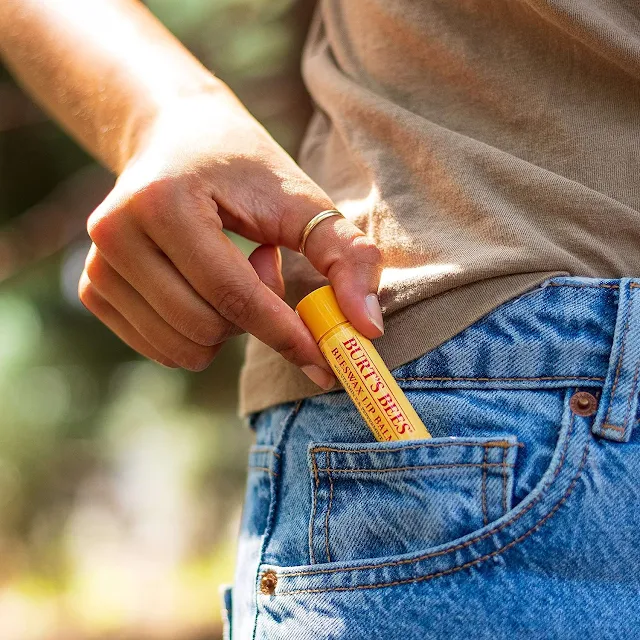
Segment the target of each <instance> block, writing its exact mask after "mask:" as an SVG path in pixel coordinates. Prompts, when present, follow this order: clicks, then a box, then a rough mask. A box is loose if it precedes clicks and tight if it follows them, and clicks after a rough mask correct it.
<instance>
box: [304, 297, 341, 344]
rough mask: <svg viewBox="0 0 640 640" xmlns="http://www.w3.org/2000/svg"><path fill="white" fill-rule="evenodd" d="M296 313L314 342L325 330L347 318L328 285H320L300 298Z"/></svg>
mask: <svg viewBox="0 0 640 640" xmlns="http://www.w3.org/2000/svg"><path fill="white" fill-rule="evenodd" d="M296 313H297V314H298V315H299V316H300V317H301V318H302V321H303V322H304V323H305V324H306V325H307V328H308V329H309V331H311V335H312V336H313V337H314V339H315V341H316V342H317V341H318V340H320V338H322V336H323V335H324V334H325V333H327V331H329V330H330V329H333V327H335V326H336V325H338V324H340V323H341V322H345V320H346V319H347V317H346V316H345V315H344V313H342V311H341V310H340V307H339V306H338V301H337V300H336V294H335V293H334V292H333V287H332V286H330V285H327V286H326V287H320V288H319V289H316V290H315V291H312V292H311V293H310V294H309V295H307V296H305V297H304V298H302V300H300V302H299V303H298V305H297V306H296Z"/></svg>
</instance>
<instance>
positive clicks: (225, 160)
mask: <svg viewBox="0 0 640 640" xmlns="http://www.w3.org/2000/svg"><path fill="white" fill-rule="evenodd" d="M0 34H1V36H2V37H1V38H0V50H1V52H2V55H3V57H4V60H5V61H6V63H7V65H8V66H9V67H10V68H11V69H12V70H13V71H14V72H15V74H16V76H17V78H18V79H19V80H20V81H21V82H22V83H23V85H24V86H25V87H26V88H27V90H29V91H30V92H31V93H32V95H33V96H34V97H35V98H36V99H37V100H39V101H40V102H41V103H42V104H43V105H45V107H46V108H47V109H48V110H49V112H50V113H51V114H52V115H53V116H54V117H55V118H56V119H57V120H58V121H59V122H60V123H61V124H62V125H63V126H64V127H66V129H67V130H68V131H69V132H70V133H71V134H72V135H73V136H74V137H75V138H76V139H77V140H78V141H79V142H80V143H81V144H83V145H84V146H85V147H86V148H87V149H88V150H89V151H90V152H91V153H92V154H93V155H94V156H95V157H96V158H98V159H99V160H100V161H102V162H103V163H104V164H105V165H106V166H107V167H109V168H110V169H111V170H112V171H113V172H114V173H115V174H117V176H118V178H117V181H116V184H115V186H114V188H113V190H112V192H111V193H110V194H109V196H108V197H107V198H106V200H105V201H104V202H103V203H102V204H101V205H100V206H99V207H98V208H97V209H96V210H95V211H94V212H93V213H92V214H91V215H90V216H89V219H88V225H87V228H88V232H89V236H90V237H91V240H92V243H93V244H92V245H91V249H90V251H89V254H88V256H87V261H86V266H85V269H84V272H83V274H82V278H81V280H80V284H79V295H80V298H81V300H82V301H83V303H84V304H85V305H86V306H87V308H88V309H89V310H90V311H92V312H93V313H94V314H95V315H96V316H97V317H98V318H99V319H100V320H101V321H102V322H103V323H105V324H106V325H107V326H108V327H110V328H111V329H112V330H113V331H114V332H115V333H116V334H117V335H119V336H120V337H121V338H122V339H123V340H124V341H125V342H127V343H128V344H129V345H130V346H131V347H132V348H133V349H135V350H137V351H139V352H140V353H141V354H143V355H145V356H147V357H149V358H151V359H153V360H156V361H157V362H160V363H162V364H165V365H167V366H170V367H176V366H177V367H185V368H188V369H192V370H200V369H203V368H204V367H206V366H207V365H208V364H209V363H210V362H211V361H212V359H213V358H214V357H215V355H216V353H217V351H218V350H219V349H220V346H221V345H222V343H223V342H224V341H225V340H226V339H228V338H229V337H230V336H232V335H236V334H238V333H242V332H248V333H249V334H251V335H250V336H249V340H248V344H247V358H246V361H245V365H244V367H243V370H242V373H241V381H240V382H241V405H240V413H241V414H242V415H243V416H245V417H246V418H247V421H248V422H249V424H250V425H251V427H252V428H253V429H255V431H256V445H255V446H254V447H253V448H252V450H251V452H250V455H249V475H248V482H247V498H246V504H245V509H244V515H243V520H242V525H241V534H240V541H239V551H238V562H237V569H236V578H235V583H234V586H233V587H232V588H231V589H229V590H227V591H226V592H225V594H224V600H225V605H226V610H227V614H228V619H229V622H228V626H227V630H226V632H227V634H228V636H230V637H232V638H234V639H235V638H241V639H246V638H296V639H297V640H303V639H304V638H335V639H337V638H350V639H352V640H356V639H361V638H362V639H364V638H367V639H368V638H370V637H372V636H376V637H388V638H403V639H407V638H440V637H447V638H452V639H453V638H467V637H474V638H492V639H497V638H513V637H518V638H529V637H545V638H560V637H562V638H578V637H579V638H598V639H602V638H622V637H635V636H636V635H637V633H638V628H640V613H639V612H640V607H639V606H638V604H640V554H639V552H638V550H637V545H636V544H635V536H634V532H635V531H637V530H638V528H639V527H640V509H639V508H638V506H639V495H640V493H639V489H638V487H640V427H638V426H637V419H638V379H639V375H638V374H639V371H640V314H639V313H638V310H637V307H638V305H639V303H638V296H639V295H640V292H639V291H640V278H638V276H639V275H640V179H639V177H638V176H639V175H640V171H639V170H640V162H639V158H640V155H639V153H638V150H639V149H640V144H639V143H640V135H639V132H640V110H639V109H638V105H639V104H640V9H638V6H637V5H636V4H635V3H633V2H628V1H625V0H598V1H597V2H592V3H583V2H579V1H578V0H553V1H550V2H539V1H538V0H492V1H491V2H478V1H475V0H465V1H464V2H461V1H455V2H441V1H439V0H423V1H422V2H419V3H414V2H410V1H409V0H349V1H348V2H347V1H344V2H339V1H338V0H321V1H320V2H319V3H318V6H317V8H316V11H315V15H314V19H313V23H312V25H311V29H310V32H309V35H308V40H307V43H306V47H305V51H304V55H303V67H302V68H303V75H304V79H305V82H306V85H307V88H308V90H309V92H310V95H311V97H312V98H313V101H314V105H315V111H314V114H313V117H312V120H311V122H310V124H309V127H308V129H307V132H306V136H305V140H304V143H303V146H302V148H301V151H300V154H299V157H298V163H296V162H294V161H293V160H292V158H291V157H290V156H288V155H287V154H286V153H285V152H284V151H283V150H282V149H281V148H280V147H279V146H278V145H277V144H276V143H275V142H274V140H273V139H272V138H271V137H270V136H269V135H268V133H267V132H266V131H265V130H264V128H263V127H262V126H261V125H260V124H259V123H258V122H257V121H256V120H255V119H254V118H253V117H252V116H251V115H250V114H249V112H248V111H247V110H246V109H245V108H244V106H243V105H242V104H241V103H240V102H239V101H238V99H237V98H236V97H235V96H234V95H233V93H232V92H231V91H230V89H229V88H228V87H227V86H226V85H225V83H224V82H223V81H222V80H220V79H219V78H217V77H215V76H214V75H213V73H212V72H210V71H208V70H207V69H205V68H204V67H203V66H202V65H201V64H200V63H199V62H198V61H197V60H196V59H194V57H193V56H192V55H190V54H189V53H188V52H187V51H186V50H185V49H184V47H182V45H181V44H180V43H179V42H177V41H176V40H175V39H174V38H173V37H172V36H171V35H170V34H169V33H168V32H167V31H166V30H165V29H164V28H163V27H162V26H161V25H160V24H159V23H158V22H157V21H156V20H155V19H154V18H153V17H152V15H151V14H150V13H149V12H148V11H147V10H146V9H145V8H144V7H143V6H142V5H141V4H139V3H137V2H135V1H134V0H92V1H91V2H87V1H86V0H48V1H47V2H41V1H40V0H4V2H3V3H2V4H1V5H0ZM332 209H336V210H338V211H339V212H341V213H342V214H343V215H342V216H338V215H335V216H331V217H327V218H325V219H323V220H322V221H321V222H320V223H318V224H317V225H315V226H314V227H313V228H312V230H311V231H310V233H309V234H308V237H307V241H306V246H305V252H304V254H305V255H302V254H301V252H300V251H299V244H300V240H301V236H302V234H303V232H304V230H305V228H307V231H308V230H309V229H308V227H307V225H308V223H309V222H310V221H312V220H314V219H315V217H316V215H317V214H318V213H320V212H323V211H327V210H332ZM223 229H229V230H231V231H234V232H236V233H239V234H241V235H242V236H244V237H246V238H249V239H250V240H253V241H255V242H256V243H258V244H259V247H258V248H257V249H256V250H255V251H254V252H253V253H252V255H251V256H250V257H249V259H248V260H247V259H245V258H244V257H243V256H242V254H241V253H240V252H239V250H238V249H237V248H236V247H235V246H234V245H233V244H232V243H231V242H230V241H229V240H228V239H227V237H226V236H225V235H224V234H223ZM280 247H281V248H282V251H281V250H280ZM327 282H329V283H331V284H332V285H333V287H334V289H335V292H336V296H337V298H338V301H339V304H340V306H341V308H342V309H343V311H344V313H345V315H346V316H347V317H348V318H349V320H350V321H351V322H352V323H353V325H354V326H355V327H356V329H358V330H359V331H360V332H361V333H363V334H364V335H365V336H367V337H368V338H371V339H374V340H375V344H376V346H377V348H378V349H379V351H380V353H381V355H382V356H383V358H384V360H385V361H386V363H387V364H388V365H389V367H390V368H392V372H393V374H394V376H395V378H396V380H397V381H398V382H399V384H400V385H401V387H402V388H403V389H404V390H405V392H406V394H407V397H408V398H409V400H410V401H411V402H412V403H413V405H414V407H415V408H416V411H417V412H418V414H419V415H420V417H421V418H422V419H423V421H424V422H425V424H426V425H427V427H428V428H429V430H430V432H431V433H432V435H433V436H434V438H433V439H430V440H418V441H407V442H402V443H388V442H376V441H374V440H373V438H372V435H371V433H370V432H369V431H368V429H367V428H366V426H365V424H364V422H363V420H362V418H361V417H360V415H359V414H358V412H357V410H356V409H355V407H354V406H353V404H352V403H351V402H350V400H349V399H348V398H347V396H346V394H345V393H344V391H342V390H340V389H339V388H338V387H337V386H336V384H335V379H334V377H333V375H332V373H331V370H330V369H329V367H328V365H327V364H326V362H325V361H324V359H323V357H322V355H321V353H320V351H319V349H318V347H317V345H316V344H315V342H314V341H313V339H312V338H311V336H310V334H309V333H308V331H307V330H306V329H305V327H304V325H303V324H302V322H301V321H300V319H299V318H298V317H297V316H296V314H295V313H294V311H293V307H294V306H295V304H296V302H297V301H298V300H300V299H301V298H302V297H303V296H304V295H305V294H306V293H308V292H309V291H311V290H313V289H315V288H316V287H318V286H321V285H323V284H326V283H327ZM383 317H384V326H383ZM305 374H306V375H305Z"/></svg>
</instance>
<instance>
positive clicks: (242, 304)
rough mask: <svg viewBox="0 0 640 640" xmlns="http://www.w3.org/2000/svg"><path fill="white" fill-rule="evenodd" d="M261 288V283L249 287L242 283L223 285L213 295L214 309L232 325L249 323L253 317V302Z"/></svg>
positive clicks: (257, 282)
mask: <svg viewBox="0 0 640 640" xmlns="http://www.w3.org/2000/svg"><path fill="white" fill-rule="evenodd" d="M259 286H260V282H259V281H255V282H254V283H253V284H252V285H249V286H245V285H243V284H240V283H228V284H221V285H219V286H218V287H217V288H216V290H215V291H214V293H213V302H214V307H215V308H216V310H217V311H218V313H219V314H220V315H221V316H223V317H224V318H226V319H227V320H228V321H229V322H230V323H231V324H239V325H242V324H244V323H247V322H249V321H250V320H251V317H252V316H253V305H252V301H253V299H254V297H255V295H256V293H257V290H258V287H259Z"/></svg>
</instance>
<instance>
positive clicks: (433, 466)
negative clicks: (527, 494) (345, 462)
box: [318, 462, 515, 475]
mask: <svg viewBox="0 0 640 640" xmlns="http://www.w3.org/2000/svg"><path fill="white" fill-rule="evenodd" d="M514 466H515V465H513V464H503V463H502V462H487V463H485V462H450V463H443V464H423V465H416V466H407V467H385V468H384V469H336V468H331V467H325V468H324V469H322V468H319V469H318V472H320V471H326V472H327V475H328V474H329V472H331V473H387V472H390V471H422V470H423V469H451V468H453V467H481V468H483V469H490V468H491V467H500V468H502V467H514Z"/></svg>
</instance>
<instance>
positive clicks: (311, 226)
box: [298, 209, 344, 255]
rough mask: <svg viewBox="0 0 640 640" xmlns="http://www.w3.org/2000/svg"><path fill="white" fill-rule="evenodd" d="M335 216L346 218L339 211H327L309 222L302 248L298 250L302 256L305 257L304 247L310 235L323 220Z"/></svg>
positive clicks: (304, 232)
mask: <svg viewBox="0 0 640 640" xmlns="http://www.w3.org/2000/svg"><path fill="white" fill-rule="evenodd" d="M333 216H341V217H343V218H344V215H343V214H342V213H340V212H339V211H338V210H337V209H327V210H326V211H321V212H320V213H318V214H317V215H315V216H313V218H311V220H309V222H307V226H306V227H305V228H304V231H303V232H302V240H300V247H299V248H298V250H299V251H300V253H301V254H302V255H304V246H305V244H306V242H307V238H308V237H309V234H310V233H311V232H312V231H313V230H314V229H315V227H316V226H317V225H318V224H320V223H321V222H322V221H323V220H326V219H327V218H331V217H333Z"/></svg>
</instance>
